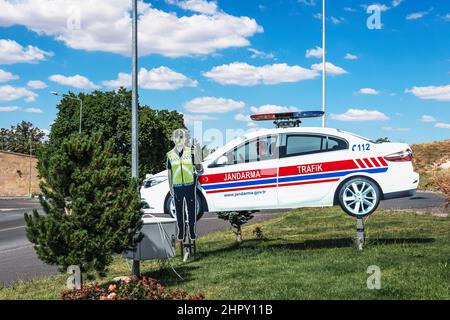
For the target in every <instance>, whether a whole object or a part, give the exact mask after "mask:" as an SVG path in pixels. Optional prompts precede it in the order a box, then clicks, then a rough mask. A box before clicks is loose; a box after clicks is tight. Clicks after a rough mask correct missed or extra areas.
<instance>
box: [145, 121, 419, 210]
mask: <svg viewBox="0 0 450 320" xmlns="http://www.w3.org/2000/svg"><path fill="white" fill-rule="evenodd" d="M314 115H315V116H321V115H322V113H321V112H307V113H303V114H302V113H283V114H264V115H254V116H252V119H254V120H257V121H260V120H271V121H274V123H275V125H276V128H274V129H264V130H259V131H256V132H252V133H249V134H247V135H245V136H244V137H242V138H237V139H235V140H234V141H232V142H230V143H228V144H227V145H226V146H224V147H221V148H219V149H217V150H216V151H215V152H213V153H212V154H210V155H209V156H208V157H206V158H205V159H204V160H203V162H202V164H203V170H204V171H203V172H202V174H201V175H199V177H198V185H197V195H198V196H197V199H198V203H199V206H198V212H197V216H200V215H201V214H202V213H203V212H206V211H209V212H219V211H248V210H262V209H290V208H300V207H322V206H332V205H336V204H339V205H340V206H341V208H342V209H343V210H344V211H345V212H346V213H347V214H349V215H351V216H354V217H358V218H360V217H364V216H367V215H369V214H371V213H373V212H374V211H375V209H376V208H377V206H378V203H379V201H380V200H381V199H388V198H398V197H406V196H411V195H413V194H414V193H415V191H416V189H417V186H418V183H419V175H418V174H417V173H415V172H414V170H413V167H412V163H411V159H412V152H411V148H410V146H409V145H407V144H404V143H376V142H373V141H370V140H369V139H366V138H364V137H361V136H358V135H355V134H352V133H349V132H345V131H341V130H338V129H332V128H321V127H300V126H299V124H300V119H301V118H304V117H311V116H314ZM165 175H166V173H165V172H160V173H158V174H156V175H154V176H153V177H152V178H153V179H160V180H161V181H162V182H160V183H158V184H157V185H154V186H152V187H149V188H143V189H141V196H142V197H143V198H144V199H145V200H147V202H148V203H149V206H150V207H151V208H152V210H153V211H154V212H155V213H156V212H166V213H168V214H172V215H173V214H174V213H173V210H170V208H171V207H172V205H171V201H172V199H171V197H170V196H168V194H170V193H169V185H168V183H167V182H166V180H164V179H167V177H166V176H165Z"/></svg>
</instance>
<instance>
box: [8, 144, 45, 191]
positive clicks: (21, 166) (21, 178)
mask: <svg viewBox="0 0 450 320" xmlns="http://www.w3.org/2000/svg"><path fill="white" fill-rule="evenodd" d="M36 165H37V159H36V158H34V157H32V158H31V193H32V194H38V193H40V189H39V178H38V177H37V174H38V172H37V169H36ZM29 188H30V157H29V155H26V154H20V153H13V152H5V151H0V197H17V196H29V192H30V189H29Z"/></svg>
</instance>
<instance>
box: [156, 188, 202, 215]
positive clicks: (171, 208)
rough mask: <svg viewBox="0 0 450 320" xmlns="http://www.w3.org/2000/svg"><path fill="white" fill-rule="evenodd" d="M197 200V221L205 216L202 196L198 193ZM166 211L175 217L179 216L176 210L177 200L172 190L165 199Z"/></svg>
mask: <svg viewBox="0 0 450 320" xmlns="http://www.w3.org/2000/svg"><path fill="white" fill-rule="evenodd" d="M196 200H197V201H196V202H197V203H196V206H195V209H196V210H197V221H198V220H200V219H201V217H202V216H203V210H202V198H201V196H199V195H197V199H196ZM164 213H165V214H167V215H169V216H171V217H172V218H174V219H176V218H177V216H176V211H175V200H174V199H173V197H172V195H171V194H170V192H168V193H167V195H166V199H165V200H164Z"/></svg>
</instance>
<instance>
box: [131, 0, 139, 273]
mask: <svg viewBox="0 0 450 320" xmlns="http://www.w3.org/2000/svg"><path fill="white" fill-rule="evenodd" d="M132 1H133V8H132V11H133V23H132V32H131V33H132V40H131V47H132V48H131V49H132V63H131V78H132V84H131V176H132V177H133V178H135V179H137V178H138V177H139V157H138V155H139V150H138V73H137V69H138V39H137V37H138V34H137V33H138V12H137V0H132ZM137 191H138V192H139V189H138V190H137ZM131 273H132V274H133V275H134V276H137V277H139V276H140V274H141V271H140V263H139V260H133V262H132V266H131Z"/></svg>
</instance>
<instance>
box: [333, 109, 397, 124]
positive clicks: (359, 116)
mask: <svg viewBox="0 0 450 320" xmlns="http://www.w3.org/2000/svg"><path fill="white" fill-rule="evenodd" d="M330 116H331V119H333V120H337V121H386V120H389V117H388V116H386V115H385V114H384V113H383V112H380V111H378V110H366V109H348V110H347V111H346V112H345V113H341V114H334V113H332V114H331V115H330Z"/></svg>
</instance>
